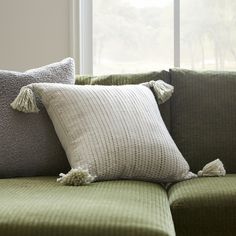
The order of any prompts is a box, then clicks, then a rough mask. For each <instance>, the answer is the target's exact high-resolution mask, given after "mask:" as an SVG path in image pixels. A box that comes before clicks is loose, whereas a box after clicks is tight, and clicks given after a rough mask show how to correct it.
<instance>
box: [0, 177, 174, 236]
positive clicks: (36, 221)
mask: <svg viewBox="0 0 236 236" xmlns="http://www.w3.org/2000/svg"><path fill="white" fill-rule="evenodd" d="M0 188H1V195H0V201H1V207H0V235H4V236H9V235H14V236H15V235H17V236H19V235H22V236H32V235H34V236H37V235H39V236H45V235H49V236H53V235H55V236H61V235H63V236H64V235H65V236H73V235H76V236H77V235H83V236H88V235H91V236H92V235H93V236H97V235H101V236H106V235H107V236H108V235H109V236H111V235H112V236H116V235H117V236H121V235H122V236H125V235H127V236H139V235H140V236H141V235H142V236H143V235H145V236H154V235H155V236H159V235H160V236H164V235H165V236H167V235H175V232H174V225H173V222H172V217H171V213H170V208H169V202H168V198H167V194H166V191H165V190H164V189H163V188H162V187H161V186H160V185H158V184H154V183H147V182H141V181H109V182H108V181H107V182H98V183H93V184H91V185H89V186H84V187H73V186H62V185H60V184H58V183H56V178H55V177H32V178H17V179H1V180H0Z"/></svg>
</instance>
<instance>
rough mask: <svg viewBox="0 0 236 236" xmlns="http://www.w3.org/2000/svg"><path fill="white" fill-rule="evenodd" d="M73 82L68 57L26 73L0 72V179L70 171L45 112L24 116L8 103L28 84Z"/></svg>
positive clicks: (40, 105)
mask: <svg viewBox="0 0 236 236" xmlns="http://www.w3.org/2000/svg"><path fill="white" fill-rule="evenodd" d="M38 82H40V83H42V82H47V83H56V82H57V83H65V84H73V83H74V61H73V59H71V58H67V59H64V60H62V61H61V62H57V63H53V64H51V65H47V66H43V67H41V68H37V69H33V70H29V71H26V72H23V73H21V72H13V71H2V70H1V71H0V177H1V178H3V177H5V178H6V177H16V176H35V175H57V174H58V172H60V171H66V170H68V169H70V168H69V167H70V166H69V164H68V161H67V158H66V154H65V152H64V150H63V148H62V146H61V144H60V141H59V139H58V137H57V135H56V133H55V131H54V128H53V125H52V122H51V121H50V119H49V117H48V114H47V112H46V110H45V109H44V107H43V105H42V104H40V103H39V104H38V105H39V108H40V110H41V112H40V113H39V114H38V115H36V114H27V115H24V114H22V113H19V112H18V111H14V110H12V109H11V107H10V106H9V104H10V103H11V102H12V100H14V98H15V97H16V96H17V94H18V93H19V91H20V89H21V87H22V86H25V85H28V84H31V83H38Z"/></svg>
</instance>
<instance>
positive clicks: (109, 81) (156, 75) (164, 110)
mask: <svg viewBox="0 0 236 236" xmlns="http://www.w3.org/2000/svg"><path fill="white" fill-rule="evenodd" d="M151 80H163V81H165V82H166V83H170V75H169V72H167V71H165V70H163V71H154V72H148V73H139V74H113V75H100V76H89V75H76V78H75V84H78V85H86V84H90V85H124V84H140V83H144V82H149V81H151ZM159 109H160V112H161V115H162V118H163V120H164V122H165V125H166V126H167V128H168V130H169V131H170V101H167V102H165V103H164V104H161V105H160V106H159Z"/></svg>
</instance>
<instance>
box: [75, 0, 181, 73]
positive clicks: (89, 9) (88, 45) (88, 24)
mask: <svg viewBox="0 0 236 236" xmlns="http://www.w3.org/2000/svg"><path fill="white" fill-rule="evenodd" d="M76 13H79V15H78V14H76ZM72 18H73V20H72V21H73V23H72V25H73V30H72V31H73V39H72V41H73V42H72V45H73V49H72V51H73V52H72V55H73V56H74V58H75V60H76V61H79V68H77V69H76V71H77V72H79V73H80V74H81V75H83V74H87V75H92V74H93V0H73V1H72ZM173 19H174V24H173V27H174V29H173V32H174V42H173V44H174V58H173V59H174V65H173V66H174V67H180V0H173ZM76 22H79V25H78V23H76ZM78 28H79V30H78ZM76 45H77V46H78V45H79V50H78V47H76Z"/></svg>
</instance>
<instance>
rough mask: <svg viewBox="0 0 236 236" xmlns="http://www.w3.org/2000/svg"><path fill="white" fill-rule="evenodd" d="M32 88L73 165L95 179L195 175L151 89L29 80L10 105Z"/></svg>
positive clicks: (161, 178) (158, 179)
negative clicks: (39, 98) (45, 82)
mask: <svg viewBox="0 0 236 236" xmlns="http://www.w3.org/2000/svg"><path fill="white" fill-rule="evenodd" d="M31 89H32V90H33V91H34V92H35V93H37V94H39V95H40V96H41V99H42V102H43V104H44V105H45V107H46V109H47V112H48V114H49V116H50V118H51V120H52V122H53V124H54V127H55V130H56V132H57V135H58V137H59V139H60V141H61V143H62V145H63V147H64V149H65V151H66V154H67V157H68V160H69V162H70V165H71V167H72V168H79V167H82V168H87V169H88V170H89V172H90V173H91V174H92V175H95V176H97V180H111V179H120V178H122V179H140V180H148V181H156V182H173V181H179V180H183V179H187V178H190V177H192V176H193V174H192V173H191V172H189V166H188V163H187V162H186V161H185V159H184V158H183V156H182V154H181V153H180V152H179V150H178V148H177V147H176V145H175V143H174V142H173V140H172V138H171V136H170V135H169V133H168V131H167V129H166V127H165V125H164V122H163V120H162V118H161V115H160V112H159V109H158V106H157V103H156V101H155V98H154V95H153V93H152V92H151V90H150V89H149V88H147V87H145V86H143V85H124V86H89V85H88V86H79V85H77V86H76V85H74V86H73V85H62V84H32V85H30V86H29V87H28V88H23V89H22V91H21V95H19V96H18V98H17V99H16V101H17V100H18V101H17V102H16V101H15V102H14V103H12V106H13V107H15V106H18V105H19V103H18V102H19V100H21V98H23V100H22V101H23V102H24V103H25V100H24V99H25V97H24V93H28V94H30V93H29V91H31ZM31 92H32V91H31ZM27 96H28V95H27ZM31 96H32V94H31V95H29V97H31ZM27 99H28V100H29V98H27ZM31 101H33V98H32V97H31V99H30V102H31ZM78 101H79V102H78ZM33 104H34V102H32V104H29V105H30V106H29V107H31V108H32V106H33ZM21 110H22V109H21Z"/></svg>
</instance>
